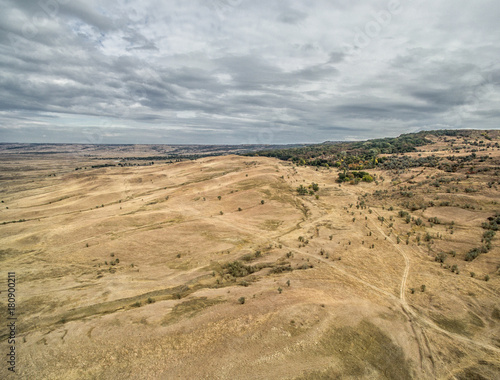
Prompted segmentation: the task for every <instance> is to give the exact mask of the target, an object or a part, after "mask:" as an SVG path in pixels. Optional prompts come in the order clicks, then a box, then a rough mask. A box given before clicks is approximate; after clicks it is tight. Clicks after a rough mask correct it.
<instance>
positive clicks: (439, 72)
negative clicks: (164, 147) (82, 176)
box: [0, 0, 500, 144]
mask: <svg viewBox="0 0 500 380" xmlns="http://www.w3.org/2000/svg"><path fill="white" fill-rule="evenodd" d="M0 6H1V8H2V12H1V14H0V65H1V68H2V69H1V70H0V141H3V142H88V141H87V140H88V135H89V132H88V131H93V132H92V133H91V134H93V135H95V134H96V133H98V134H100V136H101V138H100V139H99V141H100V142H105V143H160V142H161V143H218V144H237V143H273V144H277V143H294V142H321V141H325V140H344V139H352V138H358V139H365V138H372V137H381V136H394V135H398V134H400V133H404V132H412V131H417V130H422V129H437V128H483V129H493V128H498V127H499V126H500V123H499V121H500V108H499V107H498V104H499V101H500V89H499V84H500V56H499V55H500V49H499V42H498V41H499V39H498V36H499V35H500V24H499V23H498V19H500V3H498V2H497V1H487V0H484V1H477V2H470V1H464V0H438V1H433V2H428V1H423V0H420V1H419V0H412V1H411V0H386V1H361V0H358V1H326V0H325V1H322V0H315V1H298V0H294V1H287V2H284V1H274V2H269V1H261V0H257V1H249V0H204V1H201V0H198V1H176V0H168V1H159V0H158V1H154V0H145V1H140V2H139V1H124V0H123V1H122V0H116V1H109V2H99V1H94V0H91V1H88V0H87V1H80V0H72V1H68V0H41V1H39V2H37V1H34V2H25V1H14V0H0ZM86 139H87V140H86Z"/></svg>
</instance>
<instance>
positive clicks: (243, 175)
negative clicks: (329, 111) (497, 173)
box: [0, 138, 500, 380]
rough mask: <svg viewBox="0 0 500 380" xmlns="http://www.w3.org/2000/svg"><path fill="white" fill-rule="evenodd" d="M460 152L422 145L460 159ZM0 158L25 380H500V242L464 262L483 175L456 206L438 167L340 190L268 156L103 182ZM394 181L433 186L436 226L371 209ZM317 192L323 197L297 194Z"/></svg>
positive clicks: (0, 254) (115, 173) (480, 204)
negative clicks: (315, 187)
mask: <svg viewBox="0 0 500 380" xmlns="http://www.w3.org/2000/svg"><path fill="white" fill-rule="evenodd" d="M446 144H448V142H446V143H445V142H444V141H443V139H442V138H436V141H435V144H434V145H432V146H429V147H426V149H427V151H431V150H434V149H439V150H440V151H441V152H443V153H442V154H446V155H448V154H449V152H447V150H446V149H447V145H446ZM138 152H140V154H142V155H147V147H140V149H138ZM136 153H137V151H136ZM438 153H439V152H434V154H438ZM491 153H492V154H493V155H496V156H497V155H498V151H495V150H491ZM116 154H117V153H116V151H115V152H113V154H111V153H110V157H113V156H114V155H116ZM140 154H136V155H140ZM0 156H1V157H0V158H1V159H2V162H3V164H4V165H3V168H2V169H1V170H0V175H1V176H2V178H3V184H2V188H1V192H0V198H1V199H0V200H2V201H3V202H4V203H1V205H2V209H1V211H0V242H1V247H2V248H1V251H0V262H1V278H0V281H1V283H2V285H3V286H4V285H5V281H6V273H7V272H8V271H15V272H16V276H17V278H18V288H17V293H18V300H17V302H18V313H19V316H18V317H19V322H18V323H19V326H21V327H20V328H19V334H20V339H19V341H18V349H19V350H18V370H19V372H18V376H19V378H23V379H103V378H109V379H111V378H131V379H135V378H141V379H173V378H181V379H203V378H206V379H330V378H332V379H335V378H339V379H341V378H342V379H359V378H369V379H398V380H399V379H406V378H408V379H410V378H414V379H436V378H437V379H452V378H460V379H465V378H474V377H473V376H476V377H475V378H491V379H493V378H498V376H500V317H499V315H500V312H499V311H498V310H499V309H500V305H499V301H498V300H499V298H498V296H499V294H500V279H499V274H498V268H499V265H500V255H499V252H500V245H499V244H498V238H495V239H493V243H492V244H493V248H492V250H491V251H490V252H488V253H487V254H483V255H481V256H479V258H477V259H476V260H474V261H472V262H466V261H464V255H465V253H466V252H467V251H468V250H469V249H470V248H473V247H476V246H479V245H480V244H481V236H482V233H483V229H482V228H481V223H482V222H484V221H485V220H486V218H487V217H488V216H491V215H493V213H494V211H496V208H497V204H498V203H496V202H498V201H500V199H499V193H498V191H497V190H496V188H488V187H486V186H484V185H485V183H486V182H487V180H488V178H487V176H486V175H477V176H472V177H471V178H468V179H465V178H463V179H461V181H460V184H457V185H454V186H457V187H459V188H460V189H461V190H460V191H459V192H451V193H448V192H446V190H445V188H446V187H443V188H441V189H435V188H433V187H432V186H431V184H430V183H429V182H430V181H431V180H432V178H431V177H432V176H441V177H443V176H453V175H456V176H461V177H464V176H463V175H459V174H447V173H446V174H443V173H442V172H440V171H439V170H438V169H435V168H425V169H423V170H422V168H415V169H410V170H407V171H404V172H400V173H396V172H386V171H374V173H376V174H377V175H378V176H379V178H380V176H383V177H384V178H385V180H384V181H380V182H379V183H378V184H375V183H371V184H365V183H363V184H360V185H358V186H351V185H342V186H341V187H339V185H338V184H337V183H336V182H335V179H336V177H337V175H336V172H335V171H334V170H329V169H324V168H322V169H319V170H315V169H314V168H309V167H293V166H292V165H291V164H289V163H287V162H280V161H277V160H274V159H269V158H261V157H239V156H224V157H210V158H203V159H199V160H196V161H186V162H179V163H155V165H152V166H133V167H107V168H94V169H91V168H90V166H91V165H92V164H95V163H96V162H98V163H102V162H107V161H106V160H104V161H103V160H100V161H99V160H95V159H93V158H92V157H84V156H83V155H81V154H79V153H78V154H74V155H67V156H64V160H63V159H62V158H61V157H60V156H58V157H55V158H54V159H46V158H44V159H40V158H39V157H38V156H36V155H33V156H30V155H29V154H28V155H24V156H22V157H21V159H19V156H12V155H9V154H7V153H5V152H3V153H1V152H0ZM43 157H46V156H43ZM75 167H79V168H80V167H87V169H81V170H78V171H75V170H74V168H75ZM49 174H50V176H49ZM52 174H56V176H53V175H52ZM412 176H414V177H413V179H412ZM427 176H429V178H427ZM394 181H399V182H400V183H407V181H413V182H417V184H418V183H419V182H422V183H421V184H419V186H418V188H417V189H416V190H414V191H415V192H416V194H417V195H416V197H415V199H417V200H418V201H419V202H429V201H431V200H432V201H434V202H435V203H436V206H434V207H427V208H426V209H425V210H415V211H412V212H410V214H411V216H413V217H414V218H421V219H422V220H423V221H424V224H425V226H417V225H415V224H414V223H409V224H407V223H406V222H405V221H404V219H402V218H400V217H399V216H398V211H399V210H401V209H402V206H401V202H403V201H404V199H402V198H401V197H399V196H395V197H389V196H385V197H377V196H375V195H373V193H374V192H375V191H376V190H388V191H392V190H393V189H395V188H396V186H397V185H394ZM426 181H427V182H426ZM312 182H316V183H318V184H319V185H320V190H319V191H318V193H317V194H318V195H319V197H318V199H316V198H315V197H314V196H298V195H297V192H296V191H295V188H296V187H297V186H299V185H300V184H304V185H306V186H307V185H309V184H310V183H312ZM450 186H451V185H450ZM469 186H474V187H476V188H478V189H479V191H478V192H475V193H472V194H469V193H465V192H464V191H463V190H462V189H463V188H465V187H469ZM365 194H366V196H365ZM219 197H220V199H219ZM360 200H365V201H366V205H367V207H366V208H365V207H359V208H358V207H356V205H357V204H358V202H360ZM445 200H446V201H449V202H451V203H452V205H451V206H447V207H444V206H439V202H442V201H445ZM262 201H264V202H262ZM455 203H456V204H457V205H453V204H455ZM465 203H469V204H474V205H475V209H471V208H464V207H462V206H463V205H464V204H465ZM391 206H392V207H393V208H392V209H391V210H390V207H391ZM6 207H8V209H7V208H6ZM379 217H384V220H383V221H381V220H380V219H379ZM432 217H438V218H439V219H440V221H441V224H436V225H434V226H433V227H431V226H430V224H429V222H428V219H429V218H432ZM353 218H354V220H353ZM391 219H392V220H391ZM452 221H453V234H451V233H450V225H451V222H452ZM2 223H5V224H2ZM390 223H392V225H391V226H390ZM407 232H410V238H409V241H408V244H406V237H407ZM428 232H429V233H430V234H431V235H432V236H433V238H432V240H431V242H425V241H424V237H425V234H426V233H428ZM436 234H439V235H440V238H436ZM398 236H399V237H400V243H399V244H398V243H397V237H398ZM417 236H420V237H421V240H420V243H419V242H418V241H417ZM299 238H300V240H299ZM452 250H455V251H456V255H455V257H452V255H451V254H450V255H448V258H447V259H446V261H445V263H444V265H443V266H441V265H440V264H439V263H437V262H436V261H435V260H434V257H435V255H436V254H437V253H438V252H440V251H445V252H450V251H452ZM235 261H238V262H239V263H240V264H233V265H232V266H231V265H228V264H229V263H233V262H235ZM453 265H457V267H458V269H459V274H456V273H455V272H452V271H451V270H450V268H447V266H449V267H451V266H453ZM471 272H474V273H475V277H471V275H470V273H471ZM485 275H489V276H490V279H489V281H485V280H484V276H485ZM421 285H425V286H426V287H425V291H423V292H422V291H421ZM4 287H5V286H4ZM411 289H414V291H413V292H412V291H411ZM242 297H244V298H245V302H244V303H243V304H242V303H241V302H240V301H239V300H240V299H241V298H242ZM5 301H6V300H5V299H2V300H1V302H2V303H1V304H0V307H1V308H2V310H5V308H6V304H5ZM1 331H2V334H3V331H4V330H1ZM4 338H5V336H4V335H3V336H2V344H1V346H0V347H1V348H2V352H4V351H5V350H6V349H7V348H6V345H5V344H4V343H5V339H4ZM4 370H5V368H2V371H4ZM5 372H6V371H5ZM5 372H2V376H3V374H4V373H5ZM6 376H7V375H6ZM480 376H482V377H480Z"/></svg>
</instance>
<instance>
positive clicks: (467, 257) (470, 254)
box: [465, 248, 481, 261]
mask: <svg viewBox="0 0 500 380" xmlns="http://www.w3.org/2000/svg"><path fill="white" fill-rule="evenodd" d="M480 254H481V251H480V249H479V248H473V249H471V250H470V251H469V252H467V253H466V254H465V261H472V260H474V259H475V258H477V257H478V256H479V255H480Z"/></svg>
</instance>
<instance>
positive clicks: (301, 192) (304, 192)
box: [297, 185, 308, 195]
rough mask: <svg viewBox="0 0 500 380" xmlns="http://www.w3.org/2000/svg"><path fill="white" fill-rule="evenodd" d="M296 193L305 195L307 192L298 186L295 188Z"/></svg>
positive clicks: (301, 186)
mask: <svg viewBox="0 0 500 380" xmlns="http://www.w3.org/2000/svg"><path fill="white" fill-rule="evenodd" d="M297 193H299V195H306V194H307V193H308V191H307V188H306V187H304V185H300V186H299V187H297Z"/></svg>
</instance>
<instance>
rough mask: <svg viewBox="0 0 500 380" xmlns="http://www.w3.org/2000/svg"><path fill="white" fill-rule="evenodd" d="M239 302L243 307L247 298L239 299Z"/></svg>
mask: <svg viewBox="0 0 500 380" xmlns="http://www.w3.org/2000/svg"><path fill="white" fill-rule="evenodd" d="M238 302H239V303H240V304H242V305H243V304H244V303H245V297H240V298H238Z"/></svg>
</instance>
